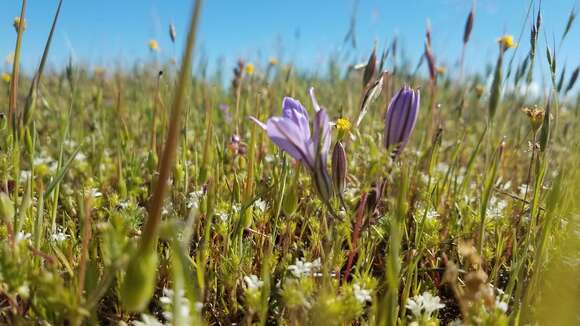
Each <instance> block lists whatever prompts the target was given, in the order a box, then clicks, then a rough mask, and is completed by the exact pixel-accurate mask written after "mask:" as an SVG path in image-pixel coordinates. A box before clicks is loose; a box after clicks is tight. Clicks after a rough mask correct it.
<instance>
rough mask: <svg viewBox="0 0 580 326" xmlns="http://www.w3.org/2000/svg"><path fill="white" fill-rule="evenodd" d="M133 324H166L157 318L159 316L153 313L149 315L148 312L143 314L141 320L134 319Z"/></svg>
mask: <svg viewBox="0 0 580 326" xmlns="http://www.w3.org/2000/svg"><path fill="white" fill-rule="evenodd" d="M132 325H134V326H164V325H163V323H162V322H160V321H159V320H157V318H155V317H153V316H151V315H147V314H142V315H141V320H134V321H133V322H132Z"/></svg>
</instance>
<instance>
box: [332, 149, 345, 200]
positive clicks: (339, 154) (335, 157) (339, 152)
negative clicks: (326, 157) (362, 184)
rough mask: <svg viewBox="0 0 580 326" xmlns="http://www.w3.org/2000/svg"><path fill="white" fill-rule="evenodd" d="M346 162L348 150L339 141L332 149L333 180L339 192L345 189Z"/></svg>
mask: <svg viewBox="0 0 580 326" xmlns="http://www.w3.org/2000/svg"><path fill="white" fill-rule="evenodd" d="M346 162H347V161H346V151H345V150H344V146H343V145H342V143H341V142H339V141H338V142H336V144H335V145H334V149H333V150H332V182H333V183H334V187H335V189H336V192H338V193H339V194H340V193H342V192H343V191H344V186H345V184H346V168H347V164H346Z"/></svg>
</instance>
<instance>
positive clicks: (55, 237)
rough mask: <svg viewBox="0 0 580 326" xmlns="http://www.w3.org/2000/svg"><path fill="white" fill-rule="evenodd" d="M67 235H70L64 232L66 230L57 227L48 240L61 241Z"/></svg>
mask: <svg viewBox="0 0 580 326" xmlns="http://www.w3.org/2000/svg"><path fill="white" fill-rule="evenodd" d="M69 237H70V235H68V234H66V232H65V231H64V230H63V229H62V228H61V227H58V228H57V231H56V232H54V233H53V234H51V235H50V240H52V241H54V242H63V241H65V240H66V239H68V238H69Z"/></svg>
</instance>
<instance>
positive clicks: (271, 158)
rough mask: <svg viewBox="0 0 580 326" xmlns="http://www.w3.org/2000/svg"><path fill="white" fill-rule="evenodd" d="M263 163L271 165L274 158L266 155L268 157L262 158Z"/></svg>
mask: <svg viewBox="0 0 580 326" xmlns="http://www.w3.org/2000/svg"><path fill="white" fill-rule="evenodd" d="M264 161H266V163H272V162H274V156H273V155H270V154H268V155H266V156H264Z"/></svg>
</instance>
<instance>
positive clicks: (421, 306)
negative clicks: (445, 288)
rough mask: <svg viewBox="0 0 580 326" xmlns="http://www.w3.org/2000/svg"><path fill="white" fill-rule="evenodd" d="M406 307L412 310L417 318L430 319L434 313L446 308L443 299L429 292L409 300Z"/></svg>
mask: <svg viewBox="0 0 580 326" xmlns="http://www.w3.org/2000/svg"><path fill="white" fill-rule="evenodd" d="M405 307H406V308H407V309H409V310H411V313H412V314H413V316H415V317H416V318H420V317H421V316H424V317H427V318H430V317H431V314H432V313H433V312H435V311H437V310H439V309H441V308H443V307H445V305H444V304H443V303H441V299H440V298H439V297H438V296H433V295H432V294H431V293H429V292H423V294H419V295H416V296H414V297H413V298H409V299H407V304H406V305H405Z"/></svg>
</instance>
